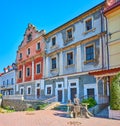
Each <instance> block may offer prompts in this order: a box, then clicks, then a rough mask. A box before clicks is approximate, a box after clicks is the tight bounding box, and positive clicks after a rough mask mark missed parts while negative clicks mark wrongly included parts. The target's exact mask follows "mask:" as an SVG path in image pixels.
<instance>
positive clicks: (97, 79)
mask: <svg viewBox="0 0 120 126" xmlns="http://www.w3.org/2000/svg"><path fill="white" fill-rule="evenodd" d="M98 82H99V78H97V77H96V94H95V95H96V98H95V99H96V101H97V103H98V104H99V101H98V100H99V99H98V98H99V95H98Z"/></svg>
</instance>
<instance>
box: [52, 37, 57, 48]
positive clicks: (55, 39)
mask: <svg viewBox="0 0 120 126" xmlns="http://www.w3.org/2000/svg"><path fill="white" fill-rule="evenodd" d="M53 38H55V44H54V45H53ZM56 42H57V37H56V35H54V36H52V37H51V46H52V47H53V46H56Z"/></svg>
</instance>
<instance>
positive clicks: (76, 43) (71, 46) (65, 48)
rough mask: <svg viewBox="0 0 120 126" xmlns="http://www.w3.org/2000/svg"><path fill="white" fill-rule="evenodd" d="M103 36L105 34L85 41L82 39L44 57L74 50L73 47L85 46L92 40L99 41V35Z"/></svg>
mask: <svg viewBox="0 0 120 126" xmlns="http://www.w3.org/2000/svg"><path fill="white" fill-rule="evenodd" d="M104 34H105V32H103V33H99V34H97V35H95V36H92V37H90V38H87V39H84V40H81V41H78V42H75V43H74V44H72V45H69V46H67V47H63V48H60V49H58V50H55V51H54V52H51V53H49V54H46V56H53V55H55V54H57V53H59V52H62V51H65V50H69V49H71V48H75V47H77V46H78V45H81V44H85V43H87V42H89V41H92V40H96V39H99V38H100V36H101V35H104Z"/></svg>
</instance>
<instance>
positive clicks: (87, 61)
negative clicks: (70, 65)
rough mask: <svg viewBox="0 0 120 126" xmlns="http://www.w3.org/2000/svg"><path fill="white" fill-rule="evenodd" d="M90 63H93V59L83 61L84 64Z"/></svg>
mask: <svg viewBox="0 0 120 126" xmlns="http://www.w3.org/2000/svg"><path fill="white" fill-rule="evenodd" d="M91 62H95V59H92V60H86V61H84V64H87V63H91Z"/></svg>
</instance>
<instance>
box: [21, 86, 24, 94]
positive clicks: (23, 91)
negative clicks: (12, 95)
mask: <svg viewBox="0 0 120 126" xmlns="http://www.w3.org/2000/svg"><path fill="white" fill-rule="evenodd" d="M21 89H22V90H23V94H21ZM20 95H24V87H20Z"/></svg>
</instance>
